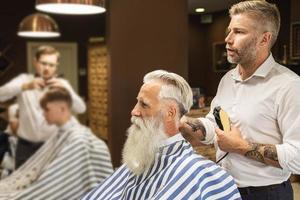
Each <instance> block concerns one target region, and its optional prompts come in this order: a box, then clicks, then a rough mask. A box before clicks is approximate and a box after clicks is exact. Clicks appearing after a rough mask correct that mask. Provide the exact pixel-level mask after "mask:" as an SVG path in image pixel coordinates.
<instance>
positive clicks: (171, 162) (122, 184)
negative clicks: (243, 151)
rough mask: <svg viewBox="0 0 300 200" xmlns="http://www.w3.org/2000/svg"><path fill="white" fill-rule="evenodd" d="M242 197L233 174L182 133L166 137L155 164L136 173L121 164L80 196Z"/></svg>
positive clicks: (117, 199)
mask: <svg viewBox="0 0 300 200" xmlns="http://www.w3.org/2000/svg"><path fill="white" fill-rule="evenodd" d="M91 199H93V200H94V199H97V200H100V199H101V200H144V199H160V200H176V199H178V200H189V199H190V200H195V199H201V200H202V199H206V200H208V199H223V200H231V199H241V197H240V194H239V192H238V189H237V187H236V185H235V182H234V180H233V178H232V177H231V176H230V175H229V174H228V173H227V172H225V171H224V170H223V169H222V168H220V167H219V166H218V165H216V164H215V163H214V162H212V161H209V160H207V159H205V158H204V157H202V156H200V155H198V154H196V153H195V152H194V150H193V148H192V147H191V145H190V144H189V143H187V142H186V141H185V140H184V138H183V137H182V136H181V134H177V135H175V136H173V137H171V138H168V139H167V141H166V142H165V143H164V145H163V146H162V147H161V148H160V150H159V152H158V153H157V154H156V157H155V161H154V164H153V165H152V166H151V167H150V168H149V170H146V171H145V172H144V173H143V174H141V175H139V176H136V175H134V174H133V173H132V172H131V171H129V169H128V168H127V167H126V166H125V165H122V166H121V167H120V168H119V169H118V170H117V171H116V172H115V173H114V174H112V175H111V176H110V177H109V178H108V179H106V180H105V181H103V182H102V183H100V185H99V186H97V187H96V188H95V189H94V190H92V191H91V192H90V193H88V194H87V195H85V197H84V198H83V200H91Z"/></svg>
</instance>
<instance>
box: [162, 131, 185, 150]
mask: <svg viewBox="0 0 300 200" xmlns="http://www.w3.org/2000/svg"><path fill="white" fill-rule="evenodd" d="M182 140H185V139H184V137H182V135H181V133H177V134H176V135H174V136H172V137H169V138H167V139H165V140H164V141H163V142H162V143H161V144H160V147H164V146H168V145H170V144H173V143H175V142H179V141H182Z"/></svg>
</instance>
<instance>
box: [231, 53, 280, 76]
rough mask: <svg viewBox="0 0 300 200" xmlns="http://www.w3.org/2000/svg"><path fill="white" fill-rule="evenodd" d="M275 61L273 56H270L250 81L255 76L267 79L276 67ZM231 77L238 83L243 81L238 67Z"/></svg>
mask: <svg viewBox="0 0 300 200" xmlns="http://www.w3.org/2000/svg"><path fill="white" fill-rule="evenodd" d="M275 63H276V62H275V60H274V58H273V55H272V54H270V55H269V57H268V58H267V59H266V60H265V62H263V63H262V64H261V65H260V66H259V67H258V68H257V69H256V71H255V72H254V74H252V76H250V77H249V78H248V79H250V78H252V77H254V76H258V77H262V78H265V77H266V76H267V75H268V73H269V72H270V71H271V69H272V68H273V67H274V64H275ZM231 77H232V78H233V79H234V80H236V81H242V79H241V76H240V74H239V66H237V67H236V68H234V69H233V70H232V72H231Z"/></svg>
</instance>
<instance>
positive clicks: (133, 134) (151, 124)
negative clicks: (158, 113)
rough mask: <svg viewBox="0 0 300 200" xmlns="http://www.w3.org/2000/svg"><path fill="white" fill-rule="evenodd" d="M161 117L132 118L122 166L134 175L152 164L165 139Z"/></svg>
mask: <svg viewBox="0 0 300 200" xmlns="http://www.w3.org/2000/svg"><path fill="white" fill-rule="evenodd" d="M161 120H162V119H161V117H156V118H151V119H144V120H142V119H141V118H138V117H134V116H133V117H132V118H131V122H132V125H131V126H130V127H129V129H128V130H127V132H128V137H127V140H126V142H125V145H124V149H123V162H124V164H125V165H126V166H127V167H128V168H129V169H130V170H131V171H132V172H133V173H134V174H136V175H140V174H142V173H143V172H144V171H146V170H147V169H149V168H150V166H151V165H152V164H153V162H154V159H155V155H156V153H157V152H158V150H159V145H160V144H161V142H162V141H163V140H165V139H166V138H167V135H166V134H165V132H164V127H163V124H162V123H161Z"/></svg>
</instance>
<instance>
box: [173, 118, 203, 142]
mask: <svg viewBox="0 0 300 200" xmlns="http://www.w3.org/2000/svg"><path fill="white" fill-rule="evenodd" d="M179 131H180V132H181V134H182V136H183V137H184V138H185V139H186V140H187V141H188V142H189V143H190V144H191V145H192V146H193V147H196V146H199V145H203V144H202V143H201V141H202V140H204V139H205V135H206V131H205V127H204V126H203V124H202V123H201V121H200V120H198V119H196V118H191V117H186V116H183V117H182V118H181V119H180V125H179Z"/></svg>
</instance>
